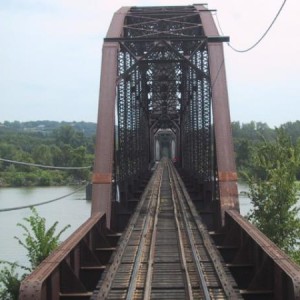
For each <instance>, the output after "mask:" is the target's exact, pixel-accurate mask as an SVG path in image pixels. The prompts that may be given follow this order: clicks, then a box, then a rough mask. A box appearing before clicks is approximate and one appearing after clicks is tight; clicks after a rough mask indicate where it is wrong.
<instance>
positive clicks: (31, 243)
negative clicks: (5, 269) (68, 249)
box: [15, 207, 70, 270]
mask: <svg viewBox="0 0 300 300" xmlns="http://www.w3.org/2000/svg"><path fill="white" fill-rule="evenodd" d="M31 212H32V215H31V216H29V217H28V218H24V219H23V220H24V221H25V222H27V223H28V225H29V227H28V226H26V225H24V224H21V223H18V224H17V226H19V227H21V228H22V229H23V230H24V233H23V235H24V237H25V240H24V241H22V240H21V239H20V238H18V237H15V238H16V239H17V240H18V242H19V244H20V245H22V246H23V247H24V248H25V249H26V250H27V257H28V258H29V262H30V264H31V270H33V269H35V268H36V267H37V266H38V265H39V264H40V263H41V262H42V261H43V260H44V259H45V258H46V257H47V256H49V254H50V253H51V252H52V251H54V250H55V249H56V248H57V247H58V245H59V238H60V236H61V235H62V233H63V232H65V231H66V230H67V229H68V228H69V227H70V225H68V226H65V227H64V228H63V229H62V230H61V231H60V232H58V233H57V234H56V233H55V231H56V227H57V225H58V222H55V223H54V224H53V225H52V226H51V227H50V228H49V229H46V219H45V218H42V217H41V216H40V215H39V214H38V213H37V211H36V209H35V208H34V207H32V208H31Z"/></svg>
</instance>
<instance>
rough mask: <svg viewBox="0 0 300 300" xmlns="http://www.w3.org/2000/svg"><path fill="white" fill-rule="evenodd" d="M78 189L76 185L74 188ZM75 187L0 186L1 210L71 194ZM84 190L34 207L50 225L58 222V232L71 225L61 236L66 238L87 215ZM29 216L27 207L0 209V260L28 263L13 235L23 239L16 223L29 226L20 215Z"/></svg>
mask: <svg viewBox="0 0 300 300" xmlns="http://www.w3.org/2000/svg"><path fill="white" fill-rule="evenodd" d="M76 188H77V187H76ZM76 188H75V187H20V188H3V187H2V188H0V210H1V209H5V208H11V207H19V206H26V205H31V204H36V203H39V202H44V201H47V200H52V199H56V198H59V197H61V196H64V195H67V194H70V193H72V192H73V191H74V190H75V189H76ZM85 199H86V197H85V189H83V190H80V191H79V192H76V193H75V194H73V195H70V196H68V197H67V198H64V199H61V200H58V201H55V202H52V203H49V204H45V205H41V206H37V207H36V209H37V211H38V213H39V215H40V216H41V217H44V218H45V219H46V226H47V228H49V227H50V226H51V225H53V223H54V222H56V221H58V222H59V223H58V225H57V232H59V231H60V230H61V229H62V228H63V227H65V226H66V225H68V224H70V225H71V228H69V229H67V230H66V231H65V232H64V233H63V235H62V236H61V239H62V240H64V239H66V238H67V237H68V236H69V235H70V234H72V233H73V232H74V231H75V230H76V229H77V228H78V227H79V226H80V225H81V224H82V223H83V222H84V221H85V220H87V219H88V217H89V216H90V210H91V201H87V200H85ZM30 215H31V211H30V209H29V208H27V209H20V210H13V211H3V212H0V241H1V247H0V260H7V261H11V262H14V261H17V262H18V263H20V264H22V265H26V266H28V259H27V258H26V250H25V249H24V248H23V247H22V246H21V245H19V243H18V241H17V240H16V239H15V238H14V236H18V237H19V238H21V239H22V240H23V238H22V234H23V232H24V230H23V229H22V228H20V227H19V226H17V225H16V224H17V223H22V224H26V225H28V223H27V222H24V220H23V218H26V217H28V216H30Z"/></svg>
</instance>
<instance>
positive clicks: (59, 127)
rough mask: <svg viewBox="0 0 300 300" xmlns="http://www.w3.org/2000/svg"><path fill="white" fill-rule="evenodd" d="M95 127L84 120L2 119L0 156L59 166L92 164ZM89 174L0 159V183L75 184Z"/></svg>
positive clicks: (4, 184) (24, 184) (86, 171)
mask: <svg viewBox="0 0 300 300" xmlns="http://www.w3.org/2000/svg"><path fill="white" fill-rule="evenodd" d="M95 130H96V124H93V123H84V122H79V123H76V122H73V123H66V122H61V123H58V122H53V121H37V122H24V123H20V122H12V123H10V122H4V126H1V127H0V158H4V159H9V160H14V161H20V162H28V163H34V164H41V165H49V166H60V167H81V166H89V165H92V163H93V157H94V150H95V148H94V144H95V139H94V136H93V134H94V133H95ZM85 133H87V134H86V135H85ZM89 177H90V171H89V170H88V169H85V170H68V171H57V170H52V169H42V170H41V169H40V168H36V167H32V166H24V165H19V164H10V163H7V162H2V161H1V162H0V186H32V185H39V186H48V185H57V184H60V185H61V184H74V183H75V184H77V183H78V182H81V181H84V180H88V179H89Z"/></svg>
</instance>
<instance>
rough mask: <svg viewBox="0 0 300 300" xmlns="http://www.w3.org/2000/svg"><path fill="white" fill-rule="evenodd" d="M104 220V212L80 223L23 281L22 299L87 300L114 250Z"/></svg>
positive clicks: (20, 297) (111, 235)
mask: <svg viewBox="0 0 300 300" xmlns="http://www.w3.org/2000/svg"><path fill="white" fill-rule="evenodd" d="M105 222H106V220H105V214H103V213H97V214H94V215H93V216H92V217H90V218H89V219H88V220H87V221H86V222H85V223H84V224H83V225H81V226H80V227H79V228H78V229H77V230H76V231H75V232H74V233H73V234H72V235H71V236H70V237H69V238H68V239H67V240H66V241H65V242H63V243H62V244H61V245H60V246H59V247H58V249H57V250H55V251H54V252H53V253H52V254H51V255H50V256H49V257H47V258H46V259H45V260H44V261H43V262H42V263H41V264H40V265H39V266H38V267H37V268H36V269H35V270H34V271H33V272H32V273H31V274H30V275H28V276H27V277H26V278H25V279H24V280H23V282H22V283H21V288H20V296H19V299H20V300H25V299H43V300H50V299H51V300H56V299H63V298H64V297H65V298H66V299H67V298H68V297H70V296H73V297H74V296H76V295H77V296H78V297H80V298H82V299H85V296H86V298H87V299H88V297H89V296H90V295H91V292H90V291H91V290H93V289H94V288H95V286H96V284H97V282H98V280H99V277H100V275H101V272H103V271H104V269H105V267H104V265H105V264H106V263H107V260H108V255H107V252H108V251H110V250H113V248H112V247H111V240H110V238H111V237H113V234H110V233H109V232H108V231H107V229H106V225H105Z"/></svg>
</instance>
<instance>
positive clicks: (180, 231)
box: [92, 160, 242, 299]
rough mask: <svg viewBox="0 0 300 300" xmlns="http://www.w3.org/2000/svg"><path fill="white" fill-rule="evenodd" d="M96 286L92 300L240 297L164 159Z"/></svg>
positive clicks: (184, 192)
mask: <svg viewBox="0 0 300 300" xmlns="http://www.w3.org/2000/svg"><path fill="white" fill-rule="evenodd" d="M97 288H98V289H97V290H96V291H95V292H94V294H93V297H92V299H228V298H230V299H239V298H241V296H240V295H239V293H238V289H237V285H236V283H235V281H234V280H233V278H232V277H231V275H230V272H229V271H228V270H227V269H226V266H225V265H224V264H223V263H222V259H221V257H220V256H219V254H218V253H217V250H215V247H214V246H213V243H212V241H211V239H210V237H209V234H208V232H207V231H206V229H205V227H204V226H203V224H202V223H201V220H200V219H199V216H198V215H197V213H196V210H195V208H194V206H193V204H192V202H191V200H190V198H189V196H188V194H187V192H186V191H185V188H184V186H183V184H182V181H181V179H180V178H179V175H178V174H177V172H176V170H175V168H174V167H173V165H172V164H171V163H170V162H168V161H167V160H165V161H163V162H162V163H160V164H159V165H158V167H157V169H156V171H155V174H154V175H153V177H152V179H151V181H150V184H149V185H148V187H147V189H146V191H145V193H144V195H143V197H142V199H141V201H140V203H139V205H138V207H137V209H136V211H135V213H134V215H133V217H132V218H131V221H130V223H129V226H128V227H127V229H126V231H125V232H124V234H123V238H122V239H121V241H120V243H119V247H118V249H117V251H116V252H115V253H114V255H113V257H112V259H111V265H110V267H109V268H108V269H107V271H106V272H105V273H104V274H103V276H102V279H101V281H100V282H99V284H98V287H97ZM241 299H242V298H241Z"/></svg>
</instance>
